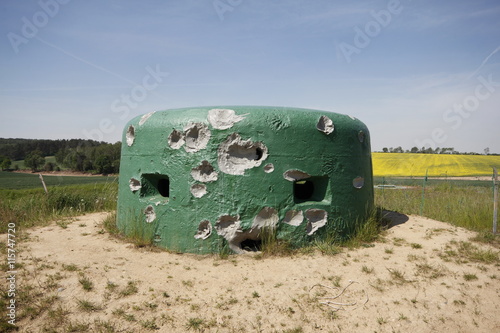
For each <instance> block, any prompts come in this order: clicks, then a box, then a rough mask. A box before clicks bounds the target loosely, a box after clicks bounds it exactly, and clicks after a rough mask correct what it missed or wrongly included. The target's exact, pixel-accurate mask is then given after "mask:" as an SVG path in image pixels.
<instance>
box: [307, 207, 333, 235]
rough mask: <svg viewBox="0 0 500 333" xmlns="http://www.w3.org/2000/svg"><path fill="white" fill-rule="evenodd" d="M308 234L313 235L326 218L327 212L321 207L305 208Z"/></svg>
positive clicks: (324, 222)
mask: <svg viewBox="0 0 500 333" xmlns="http://www.w3.org/2000/svg"><path fill="white" fill-rule="evenodd" d="M305 215H306V219H307V221H308V222H307V227H306V232H307V235H308V236H311V235H313V234H314V233H315V232H316V231H317V230H318V229H319V228H321V227H324V226H325V225H326V222H327V220H328V213H327V212H326V211H325V210H323V209H308V210H306V214H305Z"/></svg>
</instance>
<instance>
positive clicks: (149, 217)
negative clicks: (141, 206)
mask: <svg viewBox="0 0 500 333" xmlns="http://www.w3.org/2000/svg"><path fill="white" fill-rule="evenodd" d="M144 215H146V222H147V223H151V222H153V221H154V220H155V219H156V213H155V209H154V207H153V206H151V205H149V206H147V207H146V209H145V210H144Z"/></svg>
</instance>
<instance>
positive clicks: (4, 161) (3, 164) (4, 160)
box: [0, 156, 12, 170]
mask: <svg viewBox="0 0 500 333" xmlns="http://www.w3.org/2000/svg"><path fill="white" fill-rule="evenodd" d="M11 164H12V161H11V159H10V158H8V157H7V156H0V168H1V169H2V170H7V169H8V168H10V165H11Z"/></svg>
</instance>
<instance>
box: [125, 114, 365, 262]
mask: <svg viewBox="0 0 500 333" xmlns="http://www.w3.org/2000/svg"><path fill="white" fill-rule="evenodd" d="M122 142H123V145H122V155H121V164H120V177H119V194H118V209H117V226H118V228H119V230H120V231H121V232H122V233H124V234H125V235H127V236H130V237H135V238H139V239H142V240H143V241H145V242H151V243H152V244H155V245H157V246H159V247H163V248H166V249H169V250H172V251H177V252H187V253H219V252H221V251H222V250H223V249H227V248H229V249H231V250H232V251H234V252H236V253H243V252H245V251H248V250H256V249H258V248H259V244H260V243H261V242H263V241H265V240H264V239H263V238H265V237H266V236H265V235H271V234H272V235H273V237H275V238H276V239H278V240H285V241H287V242H289V243H290V244H291V245H292V246H293V247H300V246H304V245H307V244H309V243H311V242H313V241H316V240H332V241H333V240H337V239H342V238H346V237H349V236H350V235H352V233H353V232H354V230H355V228H356V226H357V225H359V224H361V223H363V222H364V221H365V220H366V219H367V218H368V216H369V214H371V211H372V209H373V181H372V162H371V149H370V135H369V132H368V129H367V128H366V126H365V125H364V124H363V123H362V122H361V121H359V120H358V119H356V118H354V117H351V116H348V115H342V114H337V113H332V112H328V111H319V110H309V109H298V108H280V107H258V106H224V107H200V108H185V109H173V110H166V111H157V112H151V113H148V114H145V115H143V116H139V117H136V118H134V119H132V120H131V121H130V122H129V123H128V124H127V125H126V127H125V130H124V133H123V141H122Z"/></svg>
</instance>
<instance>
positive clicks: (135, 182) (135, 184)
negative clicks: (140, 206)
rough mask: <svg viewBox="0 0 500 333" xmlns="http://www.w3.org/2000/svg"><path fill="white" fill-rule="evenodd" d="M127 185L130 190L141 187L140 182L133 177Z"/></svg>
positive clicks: (136, 189) (137, 189) (134, 190)
mask: <svg viewBox="0 0 500 333" xmlns="http://www.w3.org/2000/svg"><path fill="white" fill-rule="evenodd" d="M129 187H130V190H131V191H132V192H136V191H139V190H140V189H141V182H140V181H139V180H137V179H135V178H130V181H129Z"/></svg>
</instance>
